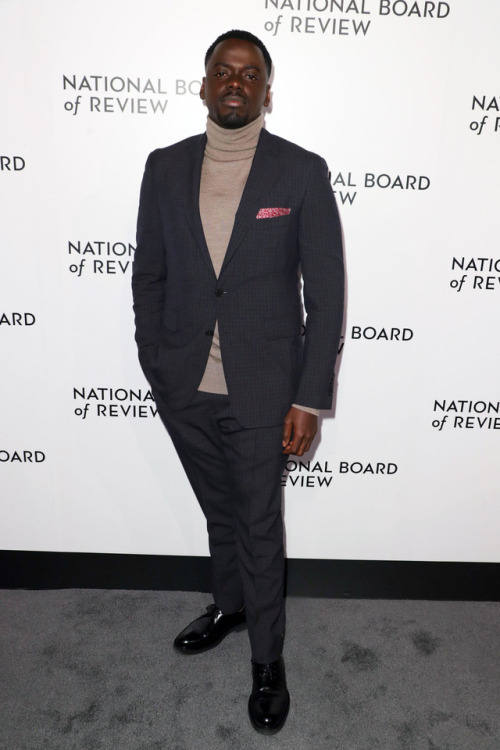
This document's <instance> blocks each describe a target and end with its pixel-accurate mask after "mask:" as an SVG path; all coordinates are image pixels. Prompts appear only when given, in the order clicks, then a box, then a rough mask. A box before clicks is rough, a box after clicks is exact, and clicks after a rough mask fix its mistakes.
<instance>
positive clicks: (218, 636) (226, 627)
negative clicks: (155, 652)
mask: <svg viewBox="0 0 500 750" xmlns="http://www.w3.org/2000/svg"><path fill="white" fill-rule="evenodd" d="M245 627H246V615H245V609H244V608H243V609H242V610H241V611H240V612H234V613H233V614H231V615H223V614H222V612H221V610H220V609H219V608H218V607H217V606H216V605H215V604H210V606H208V607H207V611H206V612H205V614H204V615H202V616H201V617H198V618H197V619H196V620H193V622H191V623H190V624H189V625H188V626H187V628H184V630H183V631H182V632H181V633H179V635H178V636H177V638H176V639H175V641H174V648H176V649H177V651H181V652H182V653H183V654H200V653H201V652H202V651H208V649H209V648H213V647H214V646H217V645H218V644H219V643H220V642H221V641H222V639H223V638H225V637H226V635H227V634H228V633H231V632H232V631H233V630H243V628H245Z"/></svg>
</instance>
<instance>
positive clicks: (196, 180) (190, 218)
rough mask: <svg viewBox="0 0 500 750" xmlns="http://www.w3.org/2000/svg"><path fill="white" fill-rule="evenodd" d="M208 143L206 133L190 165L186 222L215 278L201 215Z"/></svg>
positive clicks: (201, 138)
mask: <svg viewBox="0 0 500 750" xmlns="http://www.w3.org/2000/svg"><path fill="white" fill-rule="evenodd" d="M206 143H207V136H206V133H203V134H202V135H201V136H200V140H199V143H198V144H197V148H196V150H194V152H193V156H192V158H191V160H190V163H189V174H188V186H187V187H188V200H187V204H186V207H185V211H186V221H187V223H188V226H189V227H190V229H191V232H192V234H193V236H194V239H195V240H196V244H197V245H198V247H199V248H200V251H201V254H202V256H203V259H204V261H205V263H206V264H207V266H208V268H209V269H210V271H211V272H212V274H213V275H214V278H215V271H214V267H213V264H212V259H211V258H210V253H209V251H208V247H207V242H206V240H205V233H204V232H203V224H202V223H201V215H200V180H201V167H202V164H203V156H204V154H205V146H206Z"/></svg>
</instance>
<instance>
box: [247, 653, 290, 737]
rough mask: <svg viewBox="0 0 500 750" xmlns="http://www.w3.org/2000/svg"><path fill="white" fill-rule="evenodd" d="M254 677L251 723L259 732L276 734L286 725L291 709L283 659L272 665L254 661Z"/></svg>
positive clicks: (249, 705)
mask: <svg viewBox="0 0 500 750" xmlns="http://www.w3.org/2000/svg"><path fill="white" fill-rule="evenodd" d="M252 676H253V688H252V693H251V695H250V698H249V700H248V713H249V716H250V721H251V722H252V726H253V728H254V729H256V730H257V732H260V733H261V734H275V733H276V732H279V730H280V729H281V727H282V726H283V724H284V723H285V721H286V717H287V716H288V709H289V708H290V695H289V693H288V690H287V687H286V678H285V663H284V661H283V657H282V656H280V658H279V659H278V661H273V662H271V663H270V664H258V663H257V662H255V661H253V660H252Z"/></svg>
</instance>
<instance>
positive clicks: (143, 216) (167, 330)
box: [132, 129, 344, 427]
mask: <svg viewBox="0 0 500 750" xmlns="http://www.w3.org/2000/svg"><path fill="white" fill-rule="evenodd" d="M205 144H206V135H205V134H202V135H197V136H193V137H191V138H187V139H186V140H184V141H181V142H179V143H176V144H174V145H172V146H169V147H167V148H163V149H158V150H157V151H154V152H153V153H152V154H150V156H149V158H148V161H147V163H146V169H145V173H144V178H143V182H142V188H141V197H140V205H139V216H138V223H137V248H136V253H135V259H134V264H133V274H132V288H133V296H134V311H135V321H136V341H137V344H138V348H139V360H140V362H141V365H142V368H143V371H144V373H145V375H146V377H147V379H148V380H149V382H150V384H151V386H152V388H153V392H154V393H156V394H157V395H159V396H160V397H161V398H162V399H163V400H164V401H165V402H166V403H167V404H168V405H169V406H170V407H171V408H173V409H176V410H177V409H182V408H184V407H185V406H187V405H188V404H189V403H190V401H191V400H192V399H193V398H194V396H195V395H196V392H197V389H198V386H199V384H200V381H201V378H202V376H203V373H204V370H205V366H206V362H207V358H208V354H209V350H210V345H211V341H212V338H211V337H212V335H213V330H214V327H215V322H216V321H218V326H219V335H220V345H221V353H222V361H223V366H224V374H225V378H226V383H227V386H228V391H229V395H230V399H231V405H232V409H233V411H234V415H235V417H236V419H237V420H238V421H239V422H240V423H241V424H242V425H243V426H244V427H257V426H265V425H272V424H278V423H280V422H281V421H282V420H283V417H284V416H285V414H286V412H287V411H288V409H289V408H290V406H291V404H292V403H298V404H301V405H303V406H311V407H315V408H318V409H328V408H330V406H331V401H332V394H333V371H334V366H335V358H336V353H337V349H338V342H339V337H340V331H341V325H342V315H343V292H344V271H343V253H342V238H341V228H340V221H339V216H338V212H337V208H336V204H335V199H334V195H333V191H332V188H331V185H330V183H329V179H328V170H327V166H326V163H325V161H324V160H323V159H322V158H321V157H319V156H317V155H316V154H313V153H311V152H308V151H306V150H304V149H302V148H300V147H299V146H296V145H295V144H293V143H290V142H289V141H285V140H284V139H282V138H278V137H277V136H274V135H271V134H269V133H268V132H267V131H266V130H264V129H263V130H262V131H261V134H260V137H259V142H258V145H257V149H256V152H255V156H254V159H253V163H252V168H251V170H250V174H249V177H248V180H247V183H246V186H245V189H244V191H243V195H242V198H241V202H240V205H239V207H238V211H237V213H236V217H235V222H234V227H233V232H232V235H231V238H230V241H229V245H228V248H227V252H226V256H225V259H224V262H223V265H222V268H221V271H220V275H219V278H218V279H217V278H216V275H215V271H214V269H213V266H212V262H211V260H210V255H209V252H208V248H207V245H206V242H205V237H204V234H203V228H202V223H201V218H200V211H199V190H200V175H201V166H202V162H203V156H204V151H205ZM261 208H287V209H288V208H289V209H291V211H290V213H289V214H288V215H281V216H277V217H274V218H265V219H257V218H256V217H257V214H258V212H259V210H260V209H261ZM300 270H301V271H302V276H303V280H304V288H303V295H304V304H305V309H306V313H307V321H306V333H305V336H304V335H303V329H302V322H303V314H302V307H301V296H300V285H299V276H300Z"/></svg>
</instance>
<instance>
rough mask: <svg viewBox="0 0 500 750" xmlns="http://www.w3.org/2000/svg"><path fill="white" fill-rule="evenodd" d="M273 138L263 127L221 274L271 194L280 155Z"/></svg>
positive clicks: (276, 176) (276, 175) (276, 177)
mask: <svg viewBox="0 0 500 750" xmlns="http://www.w3.org/2000/svg"><path fill="white" fill-rule="evenodd" d="M272 139H273V136H271V135H270V134H269V133H268V132H267V131H266V130H264V128H262V130H261V133H260V137H259V142H258V144H257V148H256V150H255V156H254V158H253V162H252V167H251V169H250V174H249V175H248V179H247V182H246V185H245V189H244V190H243V195H242V196H241V201H240V205H239V206H238V210H237V212H236V216H235V219H234V226H233V231H232V234H231V238H230V240H229V244H228V247H227V251H226V255H225V257H224V262H223V264H222V268H221V271H220V276H222V274H223V273H224V270H225V268H226V266H227V265H228V263H230V261H231V259H232V258H233V256H234V254H235V252H236V250H237V249H238V246H239V245H240V243H241V241H242V239H243V237H244V236H245V234H246V233H247V231H248V229H249V228H250V226H251V224H252V223H253V222H254V221H255V217H256V215H257V211H258V210H259V208H261V207H262V206H263V205H264V203H262V201H264V202H265V196H266V195H268V194H269V187H270V185H271V183H273V182H274V181H275V180H276V179H278V177H279V174H278V170H279V155H278V154H277V150H276V149H275V148H273V143H272ZM198 213H199V211H198ZM205 246H206V245H205ZM207 252H208V250H207Z"/></svg>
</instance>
